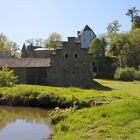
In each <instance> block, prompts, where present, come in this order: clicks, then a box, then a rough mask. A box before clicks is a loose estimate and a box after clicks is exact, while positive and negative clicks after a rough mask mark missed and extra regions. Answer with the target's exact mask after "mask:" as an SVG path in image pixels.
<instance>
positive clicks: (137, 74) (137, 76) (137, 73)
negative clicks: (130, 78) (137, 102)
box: [135, 70, 140, 81]
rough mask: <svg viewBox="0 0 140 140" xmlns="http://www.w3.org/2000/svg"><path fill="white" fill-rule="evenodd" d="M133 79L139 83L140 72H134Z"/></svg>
mask: <svg viewBox="0 0 140 140" xmlns="http://www.w3.org/2000/svg"><path fill="white" fill-rule="evenodd" d="M135 79H136V80H138V81H140V70H138V71H136V73H135Z"/></svg>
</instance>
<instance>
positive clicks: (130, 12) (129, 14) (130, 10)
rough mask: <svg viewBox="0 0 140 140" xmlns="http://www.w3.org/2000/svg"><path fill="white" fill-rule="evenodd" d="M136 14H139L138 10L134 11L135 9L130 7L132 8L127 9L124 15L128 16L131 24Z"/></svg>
mask: <svg viewBox="0 0 140 140" xmlns="http://www.w3.org/2000/svg"><path fill="white" fill-rule="evenodd" d="M138 12H140V11H139V10H137V9H136V7H132V8H129V9H128V11H127V13H126V15H127V16H130V18H131V22H132V23H133V21H134V17H135V16H137V14H138Z"/></svg>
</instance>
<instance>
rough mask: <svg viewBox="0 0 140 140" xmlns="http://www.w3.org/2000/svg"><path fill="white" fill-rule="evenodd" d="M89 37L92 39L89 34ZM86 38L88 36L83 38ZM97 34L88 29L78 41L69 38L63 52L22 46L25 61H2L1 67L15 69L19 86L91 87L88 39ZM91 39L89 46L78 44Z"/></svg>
mask: <svg viewBox="0 0 140 140" xmlns="http://www.w3.org/2000/svg"><path fill="white" fill-rule="evenodd" d="M89 33H90V36H88V34H89ZM85 34H86V36H84V35H85ZM94 35H95V34H94V33H93V31H91V30H90V31H89V28H88V27H87V26H86V27H85V28H84V29H83V31H82V32H81V33H79V36H78V38H77V37H68V41H67V42H66V41H65V42H63V43H62V48H59V49H48V48H42V47H40V46H33V45H29V46H26V45H25V44H24V45H23V48H22V50H21V53H22V58H20V59H17V58H0V67H3V66H7V67H9V68H10V69H13V70H14V72H15V74H16V75H17V76H18V83H23V84H39V85H51V86H65V87H67V86H72V87H90V86H91V85H92V73H93V70H92V68H93V66H92V56H91V55H90V54H89V53H88V49H87V48H88V46H89V45H88V43H89V38H93V36H94ZM84 37H85V38H86V39H87V38H88V39H87V41H86V43H87V44H84V43H83V46H82V42H81V41H80V40H79V39H81V40H82V38H84Z"/></svg>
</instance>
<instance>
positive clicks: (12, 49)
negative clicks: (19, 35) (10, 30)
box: [0, 33, 19, 57]
mask: <svg viewBox="0 0 140 140" xmlns="http://www.w3.org/2000/svg"><path fill="white" fill-rule="evenodd" d="M0 51H1V52H2V53H3V54H4V55H6V56H13V57H16V53H17V52H18V51H19V46H18V45H17V44H16V43H15V42H13V41H10V40H9V39H8V38H7V37H6V36H5V35H4V34H3V33H1V34H0Z"/></svg>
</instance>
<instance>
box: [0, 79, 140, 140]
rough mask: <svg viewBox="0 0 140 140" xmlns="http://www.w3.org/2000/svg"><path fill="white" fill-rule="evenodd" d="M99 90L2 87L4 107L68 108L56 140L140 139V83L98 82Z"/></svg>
mask: <svg viewBox="0 0 140 140" xmlns="http://www.w3.org/2000/svg"><path fill="white" fill-rule="evenodd" d="M94 84H95V88H91V89H80V88H73V87H72V88H64V87H50V86H36V85H15V86H14V87H1V88H0V104H1V105H10V106H33V107H45V108H55V107H60V108H67V107H73V106H74V105H77V106H78V109H76V110H75V111H73V112H69V113H68V114H67V116H66V117H65V118H64V119H62V120H60V121H58V122H57V123H56V124H55V125H54V134H53V135H52V139H53V140H71V139H75V140H102V139H103V140H114V139H115V140H121V139H122V140H125V139H127V140H129V139H130V140H139V139H140V82H138V81H134V82H122V81H113V80H103V79H95V83H94Z"/></svg>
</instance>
